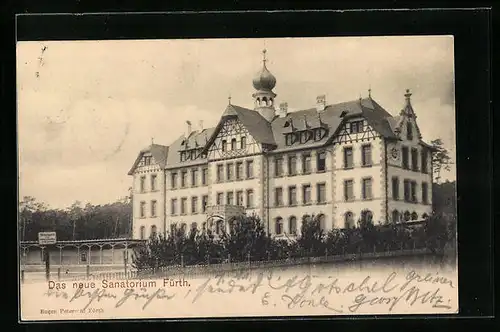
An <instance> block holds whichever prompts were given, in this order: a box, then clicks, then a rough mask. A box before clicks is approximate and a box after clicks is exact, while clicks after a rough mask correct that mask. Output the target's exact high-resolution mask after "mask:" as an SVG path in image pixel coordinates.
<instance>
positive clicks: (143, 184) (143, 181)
mask: <svg viewBox="0 0 500 332" xmlns="http://www.w3.org/2000/svg"><path fill="white" fill-rule="evenodd" d="M139 189H140V190H141V193H143V192H145V191H146V177H145V176H141V183H140V188H139Z"/></svg>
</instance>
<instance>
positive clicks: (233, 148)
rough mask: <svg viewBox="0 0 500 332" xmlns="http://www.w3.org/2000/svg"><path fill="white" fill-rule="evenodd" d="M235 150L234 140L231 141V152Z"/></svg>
mask: <svg viewBox="0 0 500 332" xmlns="http://www.w3.org/2000/svg"><path fill="white" fill-rule="evenodd" d="M234 150H236V138H233V139H232V140H231V151H234Z"/></svg>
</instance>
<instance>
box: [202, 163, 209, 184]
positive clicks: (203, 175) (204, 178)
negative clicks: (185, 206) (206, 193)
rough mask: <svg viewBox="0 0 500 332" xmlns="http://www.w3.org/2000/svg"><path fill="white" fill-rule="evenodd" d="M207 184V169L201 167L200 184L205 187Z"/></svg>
mask: <svg viewBox="0 0 500 332" xmlns="http://www.w3.org/2000/svg"><path fill="white" fill-rule="evenodd" d="M207 182H208V168H207V167H203V169H202V173H201V184H202V185H204V186H206V185H207Z"/></svg>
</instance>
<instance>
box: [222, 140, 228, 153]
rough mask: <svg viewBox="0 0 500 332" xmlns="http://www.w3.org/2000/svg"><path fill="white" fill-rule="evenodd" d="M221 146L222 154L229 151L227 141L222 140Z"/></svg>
mask: <svg viewBox="0 0 500 332" xmlns="http://www.w3.org/2000/svg"><path fill="white" fill-rule="evenodd" d="M221 144H222V152H226V149H227V141H226V140H222V142H221Z"/></svg>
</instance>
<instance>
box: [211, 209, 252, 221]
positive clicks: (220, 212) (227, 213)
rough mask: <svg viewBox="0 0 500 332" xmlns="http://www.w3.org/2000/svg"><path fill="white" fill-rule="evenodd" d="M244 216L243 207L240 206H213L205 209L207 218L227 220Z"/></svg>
mask: <svg viewBox="0 0 500 332" xmlns="http://www.w3.org/2000/svg"><path fill="white" fill-rule="evenodd" d="M244 214H245V207H244V206H240V205H213V206H208V207H207V217H208V218H210V217H212V218H213V217H217V218H221V219H224V220H228V219H230V218H232V217H236V216H242V215H244Z"/></svg>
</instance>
